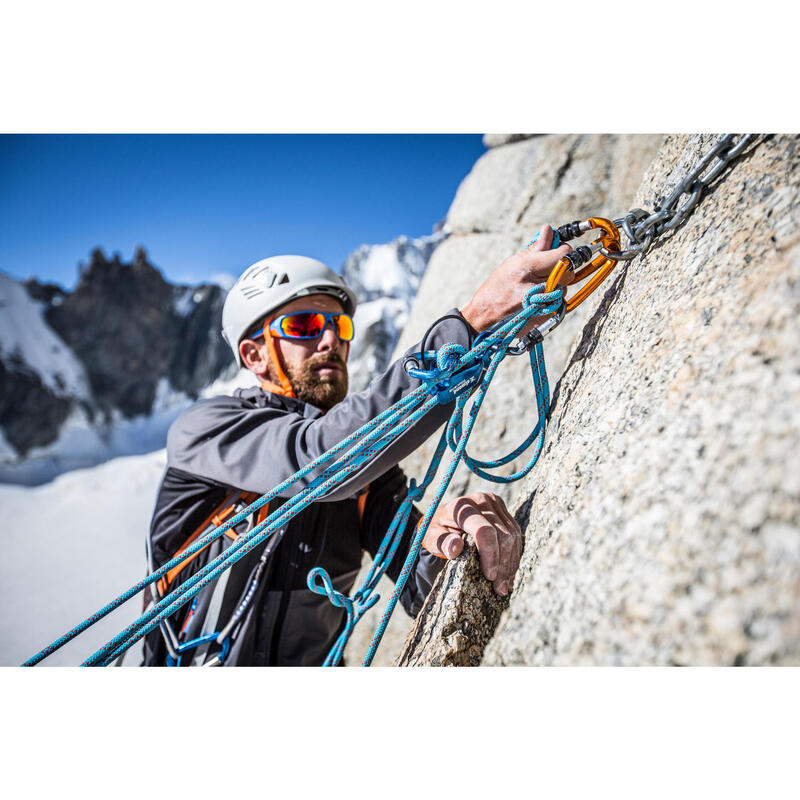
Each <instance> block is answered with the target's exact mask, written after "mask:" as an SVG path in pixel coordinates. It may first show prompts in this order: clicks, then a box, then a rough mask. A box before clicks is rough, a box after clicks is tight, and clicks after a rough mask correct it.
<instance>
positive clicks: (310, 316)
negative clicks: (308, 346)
mask: <svg viewBox="0 0 800 800" xmlns="http://www.w3.org/2000/svg"><path fill="white" fill-rule="evenodd" d="M324 327H325V317H324V316H323V315H322V314H314V313H307V314H292V315H291V316H290V317H285V318H284V319H283V320H282V322H281V330H282V331H283V332H284V333H285V334H286V335H287V336H304V337H314V336H319V335H320V333H322V329H323V328H324Z"/></svg>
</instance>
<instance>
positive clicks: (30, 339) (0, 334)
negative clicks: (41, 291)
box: [0, 272, 90, 400]
mask: <svg viewBox="0 0 800 800" xmlns="http://www.w3.org/2000/svg"><path fill="white" fill-rule="evenodd" d="M0 359H2V361H3V363H4V364H5V366H6V369H9V370H11V371H12V372H26V371H28V372H32V373H35V374H36V375H38V376H39V378H40V379H41V381H42V383H43V384H44V385H45V386H46V387H47V388H48V389H49V390H50V391H51V392H52V393H53V394H54V395H56V396H57V397H69V396H73V397H77V398H79V399H81V400H88V399H89V396H90V392H89V381H88V379H87V377H86V371H85V370H84V368H83V365H82V364H81V363H80V361H78V359H77V358H76V357H75V355H74V354H73V353H72V351H71V350H70V349H69V347H67V345H66V344H65V343H64V342H63V341H62V339H61V338H60V337H59V336H58V335H57V334H56V333H55V332H54V331H53V329H52V328H50V326H49V325H48V324H47V323H46V322H45V320H44V317H43V315H42V304H41V303H37V302H36V301H35V300H32V299H31V297H30V296H29V295H28V292H27V290H26V289H25V287H24V286H23V285H22V284H20V283H19V282H18V281H16V280H14V279H13V278H12V277H11V276H9V275H6V274H5V273H3V272H0Z"/></svg>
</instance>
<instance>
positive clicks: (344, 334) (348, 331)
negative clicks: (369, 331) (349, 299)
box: [334, 314, 355, 342]
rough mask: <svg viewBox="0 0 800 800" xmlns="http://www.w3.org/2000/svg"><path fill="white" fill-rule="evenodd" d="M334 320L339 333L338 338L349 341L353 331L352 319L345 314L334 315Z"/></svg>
mask: <svg viewBox="0 0 800 800" xmlns="http://www.w3.org/2000/svg"><path fill="white" fill-rule="evenodd" d="M334 320H335V321H336V332H337V333H338V334H339V338H340V339H341V340H342V341H344V342H349V341H350V340H351V339H352V338H353V334H354V333H355V331H354V330H353V320H352V319H350V317H348V316H346V315H345V314H340V315H339V316H338V317H334Z"/></svg>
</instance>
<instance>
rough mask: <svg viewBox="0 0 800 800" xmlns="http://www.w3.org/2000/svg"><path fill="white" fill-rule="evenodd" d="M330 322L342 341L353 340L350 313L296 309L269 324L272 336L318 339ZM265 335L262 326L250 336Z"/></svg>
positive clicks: (353, 332) (353, 333)
mask: <svg viewBox="0 0 800 800" xmlns="http://www.w3.org/2000/svg"><path fill="white" fill-rule="evenodd" d="M328 323H330V324H331V327H332V328H333V330H334V332H335V333H336V335H337V336H338V337H339V339H341V341H343V342H350V341H352V339H353V336H355V333H356V331H355V328H354V327H353V318H352V317H351V316H349V315H348V314H333V313H329V312H325V311H295V312H294V313H292V314H284V315H283V316H280V317H275V319H274V320H272V322H270V324H269V332H270V335H271V336H277V337H279V338H283V339H318V338H319V337H320V336H322V332H323V331H324V330H325V328H326V327H327V325H328ZM265 335H266V332H265V328H261V330H259V331H258V332H257V333H255V334H253V335H252V336H251V337H250V338H251V339H258V337H259V336H265Z"/></svg>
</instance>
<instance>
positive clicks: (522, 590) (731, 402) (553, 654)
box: [403, 135, 800, 665]
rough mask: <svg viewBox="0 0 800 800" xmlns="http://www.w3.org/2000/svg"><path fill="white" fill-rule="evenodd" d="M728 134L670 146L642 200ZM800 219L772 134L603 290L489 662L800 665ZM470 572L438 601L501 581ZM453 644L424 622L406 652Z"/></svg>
mask: <svg viewBox="0 0 800 800" xmlns="http://www.w3.org/2000/svg"><path fill="white" fill-rule="evenodd" d="M716 138H717V137H716V136H709V135H702V136H670V137H668V138H667V139H666V140H665V141H664V144H663V146H662V147H661V148H660V149H659V151H658V154H657V156H656V157H655V159H654V160H653V161H652V164H651V165H650V167H649V168H648V169H647V171H646V174H645V176H644V179H643V181H642V184H641V186H640V188H639V191H638V193H637V196H636V198H635V200H634V203H633V205H638V206H642V207H645V208H651V207H652V205H653V203H654V201H656V200H657V199H658V198H659V197H663V196H665V195H666V194H667V193H668V191H669V190H670V189H671V188H672V187H673V186H674V185H675V184H676V183H677V181H678V180H679V179H680V178H681V177H682V176H683V174H685V173H686V172H687V171H688V169H689V168H690V167H691V166H692V165H694V163H695V162H696V161H697V160H698V159H699V157H700V156H702V154H703V153H704V152H706V151H707V150H708V148H709V147H710V146H711V145H712V144H713V143H714V141H716ZM532 142H536V140H532ZM522 144H526V143H522ZM519 146H520V144H517V145H508V146H506V147H519ZM503 149H505V148H498V150H497V152H501V151H502V150H503ZM634 149H636V146H635V144H634ZM492 152H495V151H492ZM573 157H574V156H573ZM632 172H633V171H632V170H631V174H632ZM592 211H593V212H594V213H602V212H605V213H606V214H607V215H609V216H611V215H612V214H617V213H618V211H617V208H616V207H613V210H612V208H611V207H608V206H605V205H603V206H601V207H599V208H593V209H592ZM575 216H576V217H577V216H580V213H578V214H576V215H575ZM798 223H800V139H798V137H796V136H777V137H763V138H762V139H761V140H760V141H759V143H758V144H757V146H755V147H754V148H751V149H750V150H749V151H748V152H747V153H746V154H745V156H744V157H743V158H742V159H741V160H740V161H739V162H738V163H737V164H736V165H735V166H734V167H733V169H732V170H731V171H730V172H729V173H728V174H727V175H726V177H724V179H723V180H721V181H720V182H718V184H717V185H716V186H715V187H714V189H713V191H712V192H711V193H709V195H708V196H707V197H706V198H705V199H704V201H703V202H702V203H701V205H700V206H699V207H698V208H697V209H696V210H695V211H694V213H693V214H692V215H691V216H690V217H689V219H688V220H687V222H686V224H685V225H684V226H682V227H681V228H680V229H679V230H678V231H676V232H675V233H674V234H673V235H672V236H671V237H670V238H665V239H664V240H662V241H661V242H660V243H659V244H658V245H657V246H656V247H654V248H653V249H652V250H651V251H650V253H649V254H648V255H647V256H646V257H644V258H640V259H636V260H635V261H633V262H632V263H631V264H630V265H629V266H628V267H627V268H626V267H624V266H620V267H618V268H617V270H616V271H615V273H614V274H613V275H612V277H611V278H610V279H609V281H608V283H607V285H606V286H605V287H604V288H605V289H606V291H605V292H603V291H602V290H601V291H600V292H598V293H597V295H598V297H596V298H595V300H594V302H593V304H592V305H591V306H590V307H589V310H588V314H589V316H588V318H587V319H586V320H585V325H584V326H582V327H583V330H582V331H577V332H576V334H577V335H576V336H575V338H573V339H572V341H571V343H570V348H569V350H571V354H570V355H569V357H568V361H567V364H566V366H565V368H564V370H563V374H561V377H560V381H559V382H558V384H557V386H556V389H555V392H554V398H553V405H554V409H553V412H552V415H551V420H550V425H549V427H548V433H547V444H546V446H545V451H544V453H543V454H542V457H541V459H540V461H539V463H538V464H537V466H536V468H535V469H534V470H533V472H532V473H531V474H530V475H529V476H528V478H526V479H525V480H524V481H522V482H521V483H520V484H517V485H516V486H514V487H513V492H514V496H513V499H512V506H511V507H512V511H513V512H514V513H515V514H516V516H517V518H518V519H519V520H521V521H522V523H523V531H524V534H525V550H524V553H523V558H522V563H521V566H520V570H519V573H518V575H517V579H516V583H515V587H514V591H513V592H512V595H511V598H510V602H509V605H508V609H507V610H506V611H504V612H503V614H502V616H501V619H500V622H499V625H498V626H497V629H496V631H495V632H494V635H493V636H492V637H491V639H490V641H489V642H488V645H487V646H486V648H485V651H484V655H483V659H482V662H481V663H483V664H485V665H504V664H516V665H539V664H542V665H544V664H559V665H568V664H569V665H573V664H604V665H613V664H621V665H634V664H648V665H666V664H687V665H706V664H708V665H733V664H797V663H800V499H799V498H800V355H798V347H797V343H798V341H800V336H799V334H800V330H799V329H800V323H799V322H798V319H800V227H798ZM429 274H430V273H429ZM584 305H586V304H584ZM577 313H578V312H576V314H577ZM565 333H567V331H566V329H565V326H562V327H561V328H560V329H559V330H558V331H557V332H556V333H555V334H554V335H553V337H551V338H550V339H548V340H547V342H546V345H545V347H546V348H549V347H551V346H552V345H553V344H555V342H556V341H557V340H558V339H559V338H564V334H565ZM552 377H553V374H552V373H551V378H552ZM499 380H501V381H502V380H505V377H504V375H503V373H501V374H500V376H499ZM554 382H555V381H554ZM509 394H510V395H511V394H513V391H511V389H510V388H509ZM484 422H485V420H484ZM528 424H530V420H528ZM501 449H502V448H501ZM456 570H461V571H462V573H463V567H462V566H461V565H458V566H456V565H455V564H454V565H450V566H448V568H447V570H445V572H444V573H443V575H442V577H441V579H440V583H439V586H440V587H442V588H440V589H439V590H438V593H437V591H434V593H433V594H432V596H431V597H430V598H429V601H428V603H429V604H430V605H432V606H433V607H435V606H436V605H437V604H438V606H440V607H445V608H458V607H460V606H463V605H464V603H465V598H466V597H469V596H473V595H475V594H476V593H479V592H481V591H484V590H485V581H483V579H482V578H481V577H480V576H479V575H474V576H472V577H468V576H466V574H464V576H463V577H462V578H461V579H460V580H459V579H456V578H453V579H452V580H451V578H450V577H449V573H454V572H455V571H456ZM426 615H427V616H428V617H429V616H430V610H429V609H423V612H422V614H421V617H420V619H421V620H424V619H425V618H426ZM454 623H457V619H456V620H453V619H448V620H447V624H449V625H450V626H451V628H452V625H453V624H454ZM415 637H416V639H415ZM451 639H452V635H451V636H450V637H449V639H448V637H446V636H445V635H444V631H443V630H442V629H441V628H436V627H435V626H434V627H431V626H428V628H427V629H425V635H424V636H422V635H420V634H419V632H418V631H413V632H412V635H411V637H410V638H409V647H408V649H407V651H406V652H405V653H404V655H403V660H404V663H415V664H432V663H448V661H447V659H448V658H451V657H455V655H454V654H456V655H457V653H458V652H459V649H458V648H457V647H454V646H453V644H452V642H451V641H449V640H451ZM473 656H474V653H473ZM470 663H474V662H470Z"/></svg>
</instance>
